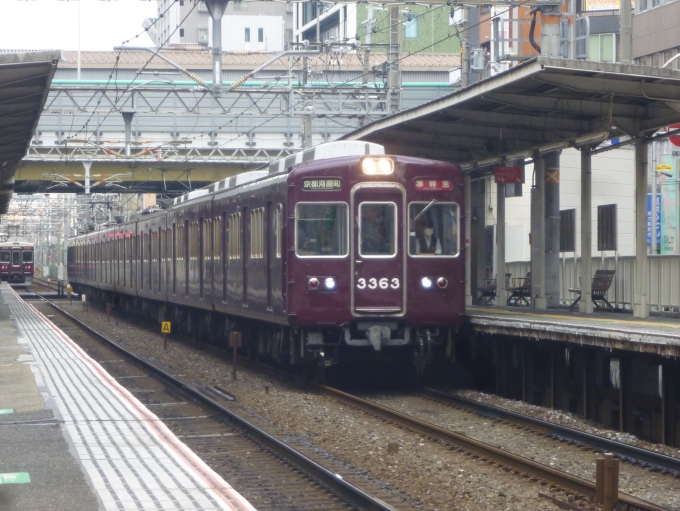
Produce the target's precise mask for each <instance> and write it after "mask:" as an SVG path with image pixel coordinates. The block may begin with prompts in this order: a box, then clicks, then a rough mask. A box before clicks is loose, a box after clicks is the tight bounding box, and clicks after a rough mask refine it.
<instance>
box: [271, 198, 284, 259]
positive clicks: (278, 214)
mask: <svg viewBox="0 0 680 511" xmlns="http://www.w3.org/2000/svg"><path fill="white" fill-rule="evenodd" d="M272 230H273V231H274V246H275V247H276V258H277V259H281V248H282V247H281V236H282V232H283V231H282V230H283V205H282V204H277V205H276V207H275V208H274V221H273V225H272Z"/></svg>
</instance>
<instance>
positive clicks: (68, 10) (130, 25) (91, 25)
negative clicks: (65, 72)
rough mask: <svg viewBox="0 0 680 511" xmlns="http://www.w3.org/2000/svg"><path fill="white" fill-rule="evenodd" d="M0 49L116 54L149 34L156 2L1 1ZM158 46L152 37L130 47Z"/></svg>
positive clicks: (79, 0)
mask: <svg viewBox="0 0 680 511" xmlns="http://www.w3.org/2000/svg"><path fill="white" fill-rule="evenodd" d="M0 4H2V7H0V12H1V15H0V49H9V50H19V49H25V50H38V49H55V50H77V49H78V10H79V7H80V27H81V30H80V49H81V50H83V51H84V50H112V49H113V47H114V46H120V45H121V43H122V42H123V41H125V40H127V39H131V38H133V37H134V36H135V35H137V34H139V33H140V32H143V31H144V28H143V27H142V22H143V21H144V19H145V18H155V17H156V15H157V5H158V3H157V2H156V0H69V1H66V0H0ZM129 44H130V45H134V46H153V43H152V42H151V39H149V37H148V35H147V34H146V32H144V33H143V34H142V35H141V36H140V37H139V38H138V39H135V40H133V41H131V42H130V43H129Z"/></svg>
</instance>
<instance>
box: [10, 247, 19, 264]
mask: <svg viewBox="0 0 680 511" xmlns="http://www.w3.org/2000/svg"><path fill="white" fill-rule="evenodd" d="M20 262H21V252H19V251H18V250H12V264H19V263H20Z"/></svg>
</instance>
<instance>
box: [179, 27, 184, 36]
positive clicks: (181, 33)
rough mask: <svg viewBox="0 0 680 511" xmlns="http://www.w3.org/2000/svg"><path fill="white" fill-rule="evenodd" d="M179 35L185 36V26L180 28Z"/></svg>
mask: <svg viewBox="0 0 680 511" xmlns="http://www.w3.org/2000/svg"><path fill="white" fill-rule="evenodd" d="M179 36H180V37H184V29H183V28H180V29H179Z"/></svg>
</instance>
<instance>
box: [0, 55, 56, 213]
mask: <svg viewBox="0 0 680 511" xmlns="http://www.w3.org/2000/svg"><path fill="white" fill-rule="evenodd" d="M60 56H61V52H59V51H38V52H25V53H22V52H19V53H0V215H1V214H4V213H7V208H8V206H9V201H10V199H11V198H12V192H13V191H14V173H15V171H16V167H17V164H18V163H19V161H21V159H22V158H23V157H24V156H25V155H26V151H27V150H28V147H29V145H30V143H31V139H32V138H33V132H34V130H35V127H36V125H37V124H38V119H39V118H40V114H41V113H42V110H43V107H44V106H45V100H46V99H47V93H48V92H49V89H50V83H51V82H52V77H53V76H54V72H55V70H56V69H57V63H58V62H59V59H60Z"/></svg>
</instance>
